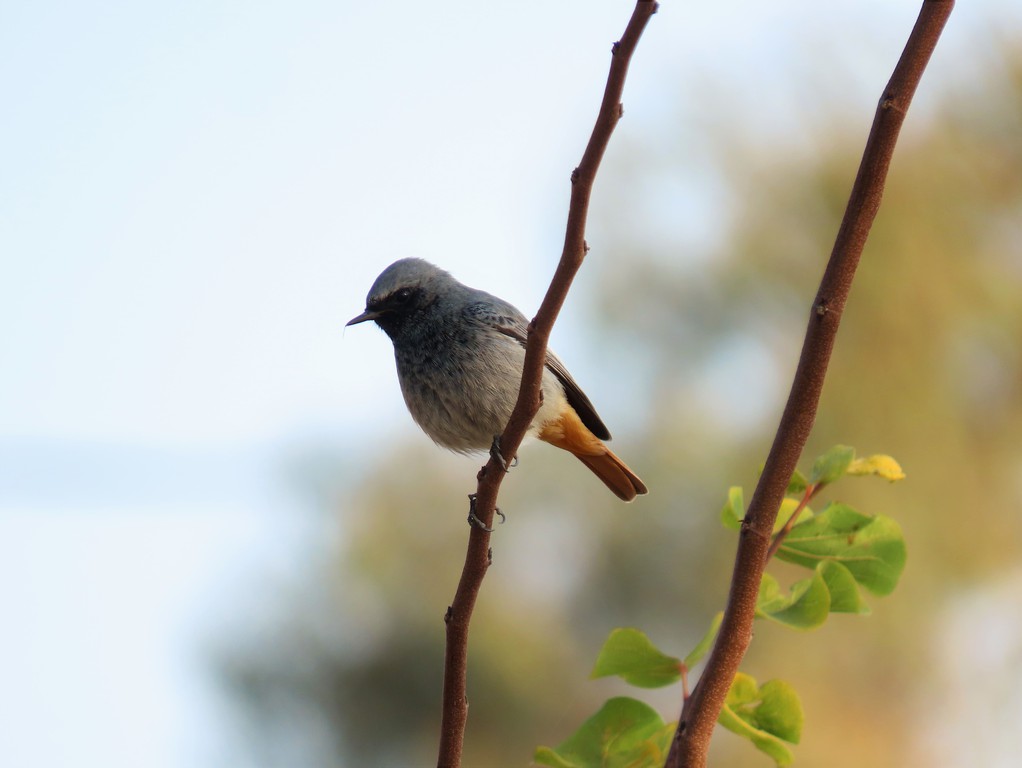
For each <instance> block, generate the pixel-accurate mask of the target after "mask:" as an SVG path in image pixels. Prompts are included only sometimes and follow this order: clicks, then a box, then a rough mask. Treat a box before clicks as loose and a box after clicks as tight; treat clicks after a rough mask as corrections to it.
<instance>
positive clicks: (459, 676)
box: [437, 0, 657, 768]
mask: <svg viewBox="0 0 1022 768" xmlns="http://www.w3.org/2000/svg"><path fill="white" fill-rule="evenodd" d="M656 11H657V3H655V2H653V0H638V2H637V3H636V6H635V10H634V11H633V12H632V17H631V19H630V20H629V21H628V25H627V27H626V28H625V32H624V35H623V36H622V37H621V40H620V41H619V42H617V43H615V44H614V47H613V58H612V60H611V64H610V74H609V76H608V78H607V86H606V88H605V90H604V93H603V102H602V104H601V105H600V112H599V115H598V116H597V118H596V125H595V126H594V128H593V133H592V135H591V136H590V137H589V143H588V145H587V146H586V149H585V152H584V153H583V155H582V160H581V162H580V163H579V165H578V167H577V168H576V169H575V170H574V171H573V172H572V174H571V182H572V188H571V202H570V204H569V207H568V223H567V231H566V232H565V236H564V250H563V251H562V253H561V260H560V263H559V264H558V266H557V270H556V272H555V273H554V276H553V279H552V281H551V283H550V287H549V289H548V290H547V293H546V297H545V298H544V299H543V303H542V304H541V305H540V308H539V311H538V312H537V314H536V317H535V318H534V319H533V321H532V322H531V323H530V324H529V339H528V344H527V345H526V350H525V364H524V369H523V371H522V384H521V388H520V390H519V392H518V401H517V403H516V404H515V407H514V410H513V411H512V413H511V418H510V420H509V421H508V424H507V427H505V429H504V433H503V435H501V438H500V447H501V453H502V454H503V456H504V459H505V461H507V462H510V461H511V460H512V458H513V457H514V456H515V454H516V452H517V451H518V446H519V445H521V442H522V439H523V438H524V437H525V433H526V431H527V430H528V428H529V425H530V424H531V423H532V419H533V418H534V417H535V415H536V412H537V411H538V410H539V406H540V381H541V378H542V375H543V368H544V366H545V363H546V348H547V341H548V339H549V338H550V331H551V329H552V328H553V324H554V321H555V320H556V319H557V315H558V313H559V312H560V310H561V306H562V305H563V304H564V300H565V298H566V296H567V294H568V289H569V288H570V287H571V282H572V280H573V279H574V277H575V274H576V273H577V272H578V270H579V268H580V267H581V266H582V261H583V259H584V258H585V254H586V250H587V246H586V242H585V224H586V216H587V214H588V210H589V197H590V194H591V192H592V187H593V181H594V179H595V177H596V171H597V169H598V167H599V165H600V160H601V159H602V158H603V153H604V151H605V150H606V148H607V144H608V142H609V141H610V136H611V134H612V133H613V131H614V127H615V126H616V125H617V122H618V120H619V119H620V118H621V94H622V93H623V91H624V83H625V75H626V74H627V72H628V64H629V62H630V60H631V57H632V53H633V52H634V51H635V47H636V45H637V44H638V42H639V37H640V36H641V35H642V32H643V30H644V29H645V27H646V23H647V22H648V21H649V18H650V16H652V15H653V14H654V13H656ZM504 474H505V473H504V471H503V469H502V468H501V467H500V464H499V462H498V461H497V460H496V459H495V458H493V457H491V458H490V460H489V462H487V464H486V466H484V467H483V468H482V469H481V470H480V472H479V476H478V486H477V489H476V502H475V505H476V506H475V513H476V516H477V517H478V518H479V520H480V521H481V522H482V524H483V525H484V526H485V527H487V528H489V527H492V524H493V512H494V509H495V507H496V503H497V493H498V491H499V489H500V484H501V481H502V480H503V479H504ZM489 540H490V534H489V533H488V532H486V531H485V530H482V528H480V527H476V526H473V527H472V528H471V529H470V532H469V539H468V549H467V551H466V553H465V566H464V568H463V570H462V573H461V580H460V581H459V583H458V589H457V592H456V593H455V595H454V601H453V602H452V603H451V606H450V608H448V609H447V615H446V616H445V617H444V621H445V622H446V623H447V649H446V654H445V658H444V692H443V714H442V720H441V724H440V749H439V756H438V758H437V765H438V766H440V767H441V768H449V767H453V766H459V765H461V753H462V746H463V744H464V737H465V723H466V721H467V719H468V698H467V695H466V670H467V659H468V630H469V622H470V620H471V618H472V610H473V608H474V607H475V602H476V597H477V596H478V594H479V588H480V586H481V585H482V580H483V577H484V576H485V575H486V569H487V567H488V565H489V562H488V557H487V550H488V548H489Z"/></svg>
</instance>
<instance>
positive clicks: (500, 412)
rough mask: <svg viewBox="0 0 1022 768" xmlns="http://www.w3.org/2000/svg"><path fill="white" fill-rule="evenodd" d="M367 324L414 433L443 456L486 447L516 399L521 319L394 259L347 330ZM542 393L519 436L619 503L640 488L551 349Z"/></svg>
mask: <svg viewBox="0 0 1022 768" xmlns="http://www.w3.org/2000/svg"><path fill="white" fill-rule="evenodd" d="M368 320H373V321H375V322H376V324H377V325H378V326H380V328H382V329H383V330H384V332H385V333H386V334H387V335H388V336H389V337H390V339H391V341H392V342H393V343H394V357H395V358H396V360H397V374H398V378H399V379H400V382H401V392H402V393H403V394H404V398H405V403H406V404H407V406H408V410H409V411H410V412H411V414H412V418H413V419H415V421H416V422H417V423H418V425H419V426H420V427H422V429H423V431H424V432H425V433H426V434H427V435H429V436H430V437H431V438H433V440H434V441H435V442H436V443H437V444H439V445H442V446H443V447H445V448H449V449H451V450H452V451H458V452H460V453H467V452H470V451H479V450H487V449H489V448H490V447H491V445H493V443H494V439H495V437H496V436H498V435H499V434H500V433H501V432H502V431H503V430H504V427H505V425H506V424H507V421H508V418H510V416H511V410H512V409H513V408H514V406H515V402H516V401H517V399H518V388H519V386H520V384H521V380H522V367H523V365H524V362H525V342H526V336H527V328H528V320H526V318H525V315H523V314H522V313H521V312H519V311H518V310H517V309H515V307H513V306H511V305H510V304H508V303H507V302H506V301H504V300H503V299H499V298H497V297H496V296H493V295H491V294H489V293H486V292H485V291H480V290H476V289H475V288H469V287H468V286H467V285H463V284H462V283H459V282H458V281H457V280H455V279H454V278H453V277H451V275H450V274H449V273H447V272H445V271H444V270H442V269H440V268H439V267H436V266H434V265H432V264H430V263H429V262H427V261H423V260H422V259H401V260H400V261H396V262H394V263H393V264H391V265H390V266H389V267H387V268H386V269H385V270H383V272H382V273H381V274H380V276H379V277H378V278H376V282H375V283H373V286H372V288H370V289H369V295H368V296H367V297H366V309H365V312H363V313H362V314H361V315H359V316H358V317H355V318H353V319H352V320H351V321H349V322H348V323H347V325H356V324H358V323H364V322H366V321H368ZM542 392H543V402H542V404H541V405H540V408H539V412H538V413H537V414H536V416H535V418H534V419H533V422H532V425H531V426H530V427H529V431H528V433H527V434H528V435H530V436H535V437H538V438H539V439H540V440H543V441H544V442H547V443H550V444H551V445H555V446H557V447H558V448H563V449H564V450H566V451H569V452H571V453H573V454H574V455H575V456H577V457H578V458H579V460H581V461H582V463H583V464H585V465H586V466H587V467H589V469H591V470H592V471H593V472H594V473H595V474H596V476H597V477H599V478H600V479H601V480H602V481H603V482H604V483H606V485H607V487H608V488H610V490H612V491H613V492H614V493H615V494H617V495H618V497H620V498H621V499H624V500H625V501H631V500H632V499H634V498H635V497H636V496H637V495H639V494H644V493H646V492H647V491H646V486H645V485H644V484H643V482H642V480H640V479H639V478H638V476H636V474H635V473H634V472H632V470H630V469H629V468H628V467H627V466H626V465H625V463H624V462H623V461H621V459H619V458H618V457H617V456H615V455H614V453H613V452H612V451H611V450H610V449H609V448H608V447H607V446H606V445H604V444H603V441H604V440H609V439H610V432H609V431H608V430H607V427H606V426H604V424H603V422H602V421H601V420H600V417H599V416H598V415H597V414H596V409H595V408H593V404H592V403H591V402H589V398H588V397H586V395H585V393H584V392H582V390H581V389H580V388H579V386H578V384H576V383H575V380H574V379H572V378H571V375H570V374H569V373H568V371H567V369H566V368H565V367H564V364H563V363H562V362H561V361H560V360H558V359H557V357H556V356H555V355H554V354H553V353H552V352H547V357H546V368H545V369H544V371H543V380H542Z"/></svg>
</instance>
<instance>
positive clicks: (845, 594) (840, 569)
mask: <svg viewBox="0 0 1022 768" xmlns="http://www.w3.org/2000/svg"><path fill="white" fill-rule="evenodd" d="M816 571H817V573H819V574H820V576H822V577H823V580H824V582H826V584H827V589H828V590H829V591H830V612H831V613H858V614H860V615H863V616H864V615H867V614H869V613H870V612H871V611H870V608H869V606H868V605H866V602H865V601H864V600H863V599H862V594H861V593H860V592H859V587H858V586H857V585H856V583H855V577H854V576H852V572H851V571H849V570H848V569H847V568H845V567H844V566H843V565H841V563H838V562H835V561H834V560H824V561H823V562H822V563H820V564H819V565H817V566H816Z"/></svg>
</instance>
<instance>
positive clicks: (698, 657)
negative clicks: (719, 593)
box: [682, 611, 724, 669]
mask: <svg viewBox="0 0 1022 768" xmlns="http://www.w3.org/2000/svg"><path fill="white" fill-rule="evenodd" d="M723 620H724V612H723V611H719V612H718V613H717V615H716V616H714V617H713V621H711V622H710V628H709V629H708V630H706V634H705V635H703V639H702V640H700V641H699V642H698V643H697V644H696V647H695V648H693V649H692V651H691V652H690V653H689V655H688V656H686V657H685V658H684V659H682V664H684V665H685V667H686V669H692V667H694V666H695V665H696V664H698V663H699V662H700V661H702V658H703V656H705V655H706V653H707V651H709V650H710V648H711V647H713V641H714V640H715V639H716V637H717V630H718V629H720V622H721V621H723Z"/></svg>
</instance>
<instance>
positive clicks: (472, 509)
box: [468, 493, 507, 533]
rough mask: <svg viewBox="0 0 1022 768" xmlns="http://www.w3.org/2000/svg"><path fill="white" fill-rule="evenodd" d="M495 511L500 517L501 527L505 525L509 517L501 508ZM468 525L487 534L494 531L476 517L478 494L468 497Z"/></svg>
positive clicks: (495, 508)
mask: <svg viewBox="0 0 1022 768" xmlns="http://www.w3.org/2000/svg"><path fill="white" fill-rule="evenodd" d="M493 511H494V513H495V514H496V515H497V516H498V517H500V522H501V525H503V524H504V521H505V520H507V516H506V515H505V514H504V513H503V512H501V511H500V507H494V508H493ZM468 524H469V525H472V526H475V527H476V528H478V529H479V530H481V531H485V532H486V533H493V529H492V528H490V527H489V526H487V525H486V524H485V523H483V521H482V520H480V519H479V518H478V517H477V516H476V494H474V493H470V494H469V495H468Z"/></svg>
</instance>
